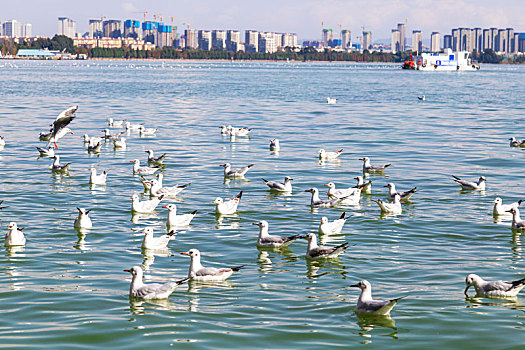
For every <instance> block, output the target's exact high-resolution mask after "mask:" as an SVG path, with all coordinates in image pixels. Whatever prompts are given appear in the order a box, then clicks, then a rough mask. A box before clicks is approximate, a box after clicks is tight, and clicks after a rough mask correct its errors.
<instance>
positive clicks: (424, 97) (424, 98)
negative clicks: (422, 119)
mask: <svg viewBox="0 0 525 350" xmlns="http://www.w3.org/2000/svg"><path fill="white" fill-rule="evenodd" d="M417 99H418V100H419V101H425V100H426V99H427V98H426V96H425V95H423V96H418V97H417Z"/></svg>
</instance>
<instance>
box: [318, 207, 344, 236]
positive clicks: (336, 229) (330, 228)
mask: <svg viewBox="0 0 525 350" xmlns="http://www.w3.org/2000/svg"><path fill="white" fill-rule="evenodd" d="M345 215H346V213H345V212H343V214H341V216H340V217H339V219H337V220H334V221H332V222H330V221H328V218H327V217H326V216H323V217H322V218H321V223H320V224H319V230H318V231H319V233H320V234H325V235H330V234H340V233H341V231H342V230H343V226H344V225H345V223H346V220H348V216H345Z"/></svg>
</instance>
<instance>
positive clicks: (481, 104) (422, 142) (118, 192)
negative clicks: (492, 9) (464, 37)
mask: <svg viewBox="0 0 525 350" xmlns="http://www.w3.org/2000/svg"><path fill="white" fill-rule="evenodd" d="M524 81H525V67H520V66H490V65H484V66H483V67H482V69H481V70H480V71H478V72H472V73H459V74H458V73H456V72H451V73H441V74H439V73H418V72H406V71H402V70H400V69H398V66H394V65H368V64H328V63H290V64H286V63H271V62H263V63H248V62H243V63H238V62H234V63H232V62H183V63H181V62H138V61H137V62H122V61H85V62H42V61H38V62H28V61H25V62H20V61H0V96H1V99H0V123H1V129H0V135H3V136H4V137H5V138H6V141H7V145H6V147H5V148H4V149H3V150H2V151H0V176H1V183H0V200H1V199H4V200H5V202H4V204H7V205H9V206H10V207H9V208H6V209H4V210H3V211H1V212H0V226H1V230H2V232H6V231H7V225H8V223H9V222H10V221H16V222H17V223H18V224H19V226H25V227H26V228H25V230H24V231H25V232H26V236H27V245H26V247H25V248H23V249H21V250H16V249H15V250H8V249H5V248H2V250H1V253H0V309H1V310H2V317H1V319H0V343H1V344H3V345H4V346H6V345H7V346H13V347H15V346H20V347H23V348H30V347H35V348H40V347H48V346H52V345H54V346H57V345H58V346H59V347H61V348H91V347H95V346H104V347H108V348H109V347H110V348H151V347H154V346H156V347H161V348H166V347H168V346H172V345H175V346H176V345H179V344H180V343H184V346H185V347H189V348H223V347H228V348H238V349H246V348H312V349H313V348H319V347H320V346H328V347H330V348H333V347H347V348H349V347H354V346H358V345H360V344H369V346H372V347H374V348H398V349H407V348H413V349H422V348H439V349H442V348H466V349H471V348H474V347H477V348H516V349H517V348H522V347H523V346H524V345H523V344H525V335H524V334H525V333H524V332H525V329H524V328H525V325H524V323H525V314H524V310H525V308H524V306H523V305H522V303H523V296H522V297H518V299H517V300H511V301H501V300H489V299H466V298H465V296H464V295H463V289H464V288H465V284H464V279H465V276H466V275H467V274H468V273H477V274H479V275H481V276H482V277H485V278H487V279H490V280H492V279H503V280H514V279H518V278H523V277H525V271H524V261H523V257H522V249H523V243H522V241H521V237H520V235H519V234H513V233H512V231H511V229H510V221H508V220H504V221H502V222H494V219H493V218H492V213H491V210H492V204H491V203H490V202H491V201H492V200H493V199H494V198H495V197H497V196H499V197H502V198H503V201H504V203H508V202H510V201H516V200H519V199H525V197H524V193H523V185H524V177H523V169H524V166H525V159H524V156H525V153H523V152H522V151H520V150H519V149H512V148H510V147H509V145H508V140H507V139H508V138H509V137H510V136H516V137H518V138H519V137H521V138H525V132H524V130H525V128H524V125H525V120H524V118H523V115H524V112H525V109H524V105H523V101H524V100H525V89H524V85H523V82H524ZM422 94H425V95H426V96H427V100H426V101H424V102H421V101H418V100H417V98H416V96H418V95H422ZM327 96H330V97H337V98H338V99H339V101H338V104H336V105H327V104H326V97H327ZM73 104H78V105H79V106H80V107H79V110H78V112H77V116H78V117H77V118H76V119H75V120H74V121H73V123H72V124H71V128H72V129H73V130H74V131H75V135H68V136H66V137H64V138H63V139H62V140H61V142H60V146H61V149H60V150H59V154H60V155H61V156H62V161H63V162H71V163H72V166H71V174H70V176H69V177H67V176H59V175H54V174H52V173H51V171H50V170H49V165H50V162H51V161H50V160H49V159H38V160H37V158H36V155H37V152H36V150H35V146H42V145H43V143H42V142H39V141H38V133H39V132H40V131H44V130H46V129H47V127H48V125H49V123H50V122H51V121H52V120H53V119H54V118H55V116H56V115H57V114H58V113H59V112H60V111H61V110H63V109H65V108H67V107H69V106H70V105H73ZM108 117H113V118H114V119H128V120H130V121H132V122H144V123H145V124H146V125H147V126H151V127H161V128H162V130H161V131H160V132H158V133H157V136H156V137H148V138H139V137H138V135H137V134H135V133H131V134H130V135H129V136H128V149H127V150H126V151H114V150H113V149H112V147H110V145H109V144H108V145H107V146H105V147H104V148H103V152H102V153H101V154H100V156H98V157H97V156H92V155H88V154H87V152H86V151H85V148H84V145H83V143H82V142H81V140H80V138H79V137H78V136H79V135H82V134H84V133H87V134H89V135H97V136H100V135H101V134H102V132H101V131H100V130H101V129H102V128H103V127H104V125H105V123H106V121H105V120H106V118H108ZM222 124H232V125H235V126H249V127H251V128H253V132H252V137H251V139H249V140H247V139H241V138H238V139H237V140H236V142H230V140H229V139H228V138H224V137H222V136H221V135H220V133H219V129H218V126H220V125H222ZM274 137H277V138H279V139H280V140H281V152H280V153H279V155H274V154H271V153H270V152H269V150H268V144H269V141H268V140H269V139H270V138H274ZM321 147H324V148H326V149H327V150H335V149H339V148H344V150H345V151H344V153H343V155H342V156H341V161H340V162H327V163H325V164H321V165H320V164H319V163H318V162H317V160H316V156H317V153H316V152H317V150H318V149H319V148H321ZM146 149H153V150H155V151H156V153H160V152H167V153H168V154H169V155H168V158H167V161H166V164H167V166H166V169H165V172H164V174H165V180H164V181H165V183H166V184H167V185H175V184H176V183H179V184H182V183H186V182H191V183H192V184H191V186H190V187H189V188H188V189H187V190H185V191H184V192H183V193H182V194H181V195H180V196H179V197H178V198H177V199H176V201H175V202H176V203H177V206H178V210H179V212H190V211H193V210H198V215H197V217H196V218H195V219H194V221H193V222H192V224H191V227H190V228H189V229H187V230H185V231H182V232H179V233H177V235H176V238H175V240H173V241H172V242H171V243H170V245H169V251H168V252H167V253H166V254H159V255H153V256H152V255H149V256H145V255H144V254H143V253H142V251H141V249H140V245H141V240H142V234H141V231H142V229H143V228H144V227H146V226H153V227H154V228H155V231H156V233H157V234H160V233H161V232H164V230H165V228H164V224H165V219H166V216H167V212H166V211H165V210H164V209H160V207H159V210H158V213H157V214H156V215H154V216H151V217H146V218H135V219H136V220H135V222H133V221H131V219H132V216H131V212H130V205H131V200H130V199H129V197H130V195H132V194H133V193H134V192H140V191H141V190H142V185H141V184H140V182H139V181H138V180H137V178H136V177H133V176H132V175H131V163H130V162H129V161H130V160H132V159H134V158H139V159H141V160H142V162H144V159H145V157H146V154H145V153H144V150H146ZM363 156H368V157H370V158H371V159H372V162H373V163H386V162H391V163H392V164H393V165H392V166H391V167H390V168H388V169H387V171H385V173H384V174H383V175H372V176H371V179H372V181H373V194H372V195H371V196H364V197H363V198H362V199H361V203H360V205H359V206H358V207H338V208H322V209H319V210H316V211H312V210H311V209H310V207H309V206H308V204H309V200H310V194H309V193H305V192H304V190H305V189H307V188H310V187H313V186H316V187H319V188H321V189H323V191H324V190H325V189H326V188H325V187H324V186H323V185H324V184H325V183H327V182H329V181H333V182H335V183H336V185H338V187H343V186H346V187H348V186H353V185H354V184H355V180H353V178H354V177H355V176H356V175H359V174H360V173H361V165H362V163H361V162H360V161H359V160H358V158H361V157H363ZM226 161H228V162H230V163H232V165H233V166H234V167H236V166H244V165H247V164H249V163H255V167H254V168H253V169H252V170H250V172H248V174H247V177H246V181H231V182H227V183H225V182H224V181H223V173H222V170H223V169H222V168H221V167H219V166H218V165H219V164H221V163H224V162H226ZM93 166H95V167H96V168H97V169H98V170H108V171H109V177H108V185H107V186H106V187H105V188H95V189H91V188H90V187H89V185H88V178H89V172H88V169H89V168H90V167H93ZM452 174H454V175H457V176H460V177H464V178H466V179H472V180H474V179H477V177H479V176H480V175H484V176H485V177H486V178H487V180H488V181H487V190H486V191H485V192H484V193H468V192H461V191H460V190H459V187H458V186H457V185H456V184H455V183H454V182H453V181H451V177H450V175H452ZM286 175H289V176H292V177H293V178H294V179H295V182H294V192H293V195H291V196H275V195H273V194H271V193H269V192H268V191H267V188H266V186H264V184H263V183H262V181H261V180H260V178H262V177H264V178H266V179H269V180H279V181H281V180H282V179H283V178H284V176H286ZM388 182H394V183H396V185H397V186H398V189H400V190H407V189H410V188H412V187H414V186H417V187H418V189H420V190H421V191H420V192H418V193H417V194H416V195H414V197H413V200H412V202H411V203H408V204H404V205H403V213H402V214H401V215H398V216H395V217H381V216H380V215H379V208H378V206H377V204H376V203H374V202H373V201H372V200H374V199H378V198H382V199H384V198H385V197H386V188H384V187H383V186H384V185H385V184H386V183H388ZM240 190H243V191H244V196H243V198H242V201H241V205H240V207H239V213H238V215H235V216H233V217H226V218H223V219H222V220H218V219H217V218H216V217H215V216H214V215H213V213H214V206H213V204H212V203H211V202H212V201H213V200H214V199H215V198H216V197H217V196H222V197H228V198H231V197H232V196H234V195H236V194H237V193H238V192H239V191H240ZM166 203H168V202H166ZM75 207H86V208H89V209H92V210H93V211H92V215H91V216H92V220H93V224H94V228H93V229H91V230H90V231H89V233H87V235H85V236H79V235H77V232H76V231H75V230H74V229H73V220H74V218H75V217H76V215H77V211H76V209H75ZM342 211H347V212H348V213H349V214H351V215H353V216H352V217H351V218H350V219H349V220H348V222H347V224H346V226H345V228H344V230H343V234H342V235H338V236H334V237H325V240H326V242H327V244H329V245H335V244H338V243H342V242H344V241H348V242H350V243H351V244H355V245H354V246H352V247H350V248H349V250H348V251H347V252H346V254H344V255H342V256H340V257H339V259H336V260H334V261H324V262H323V261H322V262H309V261H306V260H305V257H304V253H305V249H306V241H303V240H301V241H298V242H295V243H293V244H292V245H290V247H289V249H287V250H281V251H264V250H262V251H260V250H258V249H257V248H256V245H255V242H256V238H257V234H258V228H257V227H256V226H253V225H252V222H255V221H259V220H267V221H268V222H269V224H270V233H273V234H279V235H291V234H298V233H300V234H304V233H307V232H311V231H313V232H316V231H317V226H318V224H319V221H320V218H321V217H322V216H328V217H329V218H330V219H332V220H333V219H335V218H336V217H338V216H339V215H340V214H341V213H342ZM137 220H138V221H137ZM190 248H198V249H199V250H200V251H201V252H202V255H203V260H204V264H205V265H210V266H235V265H240V264H248V265H247V267H246V268H244V269H243V270H241V272H239V273H236V274H234V275H233V276H232V277H231V278H230V279H229V280H228V282H227V283H223V284H218V285H211V286H199V285H194V284H191V285H190V286H188V285H184V286H183V287H181V288H179V289H178V290H176V291H175V292H174V293H173V294H172V296H171V297H170V298H169V300H165V301H154V302H136V301H131V302H130V300H129V298H128V288H129V281H130V275H129V274H127V273H126V272H123V271H122V270H123V269H125V268H130V267H131V266H133V265H141V264H142V265H143V266H146V267H147V271H146V273H145V276H146V278H145V279H146V281H147V282H152V281H161V282H162V281H168V280H173V279H177V278H180V277H183V276H185V275H186V274H187V270H188V265H189V260H188V259H187V258H186V257H184V256H181V255H180V254H179V253H180V252H183V251H187V250H188V249H190ZM361 279H367V280H369V281H370V282H371V283H372V286H373V292H374V296H375V297H377V298H379V299H385V298H392V297H397V296H403V295H408V297H407V298H406V299H403V300H401V301H400V302H399V303H398V305H397V306H396V307H395V308H394V310H393V311H392V318H391V319H384V318H371V319H369V318H367V319H360V318H358V317H357V316H356V315H355V313H354V308H355V302H356V299H357V297H358V295H359V290H358V289H356V288H351V287H350V285H351V284H354V283H356V282H357V281H359V280H361ZM471 293H473V289H471Z"/></svg>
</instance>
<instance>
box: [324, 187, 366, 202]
mask: <svg viewBox="0 0 525 350" xmlns="http://www.w3.org/2000/svg"><path fill="white" fill-rule="evenodd" d="M325 186H327V187H328V192H327V194H328V198H343V197H346V199H345V202H359V199H361V190H360V189H359V188H357V187H349V188H344V189H339V190H337V189H336V188H335V184H334V183H333V182H329V183H327V184H325Z"/></svg>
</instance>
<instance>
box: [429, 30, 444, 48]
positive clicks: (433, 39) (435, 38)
mask: <svg viewBox="0 0 525 350" xmlns="http://www.w3.org/2000/svg"><path fill="white" fill-rule="evenodd" d="M430 51H431V52H439V51H441V34H440V33H439V32H433V33H432V34H431V35H430Z"/></svg>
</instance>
